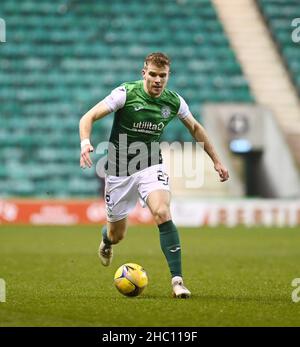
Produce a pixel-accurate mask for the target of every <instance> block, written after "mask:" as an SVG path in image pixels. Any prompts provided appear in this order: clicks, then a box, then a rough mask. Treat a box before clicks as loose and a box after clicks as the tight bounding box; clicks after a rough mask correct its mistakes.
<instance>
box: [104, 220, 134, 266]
mask: <svg viewBox="0 0 300 347" xmlns="http://www.w3.org/2000/svg"><path fill="white" fill-rule="evenodd" d="M126 230H127V217H125V218H123V219H121V220H118V221H116V222H109V221H107V225H105V226H104V227H103V228H102V241H101V243H100V247H99V257H100V260H101V263H102V264H103V265H104V266H108V265H110V264H111V262H112V258H113V249H112V245H115V244H117V243H119V242H120V241H121V240H122V239H123V238H124V236H125V234H126Z"/></svg>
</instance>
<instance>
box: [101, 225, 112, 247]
mask: <svg viewBox="0 0 300 347" xmlns="http://www.w3.org/2000/svg"><path fill="white" fill-rule="evenodd" d="M102 238H103V242H104V243H105V244H106V245H107V246H110V245H111V244H112V242H111V241H110V239H109V238H108V236H107V227H106V225H104V226H103V228H102Z"/></svg>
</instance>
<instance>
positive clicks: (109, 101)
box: [104, 86, 126, 112]
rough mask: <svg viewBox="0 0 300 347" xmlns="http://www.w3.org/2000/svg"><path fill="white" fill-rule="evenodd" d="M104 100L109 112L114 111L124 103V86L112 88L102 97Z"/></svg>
mask: <svg viewBox="0 0 300 347" xmlns="http://www.w3.org/2000/svg"><path fill="white" fill-rule="evenodd" d="M104 102H105V103H106V105H107V106H108V107H109V109H110V112H116V111H118V110H119V109H120V108H122V107H123V106H124V105H125V102H126V88H125V87H124V86H120V87H118V88H115V89H113V90H112V92H111V93H110V94H109V95H108V96H107V97H106V98H104Z"/></svg>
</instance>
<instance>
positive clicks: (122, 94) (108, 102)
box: [79, 86, 126, 169]
mask: <svg viewBox="0 0 300 347" xmlns="http://www.w3.org/2000/svg"><path fill="white" fill-rule="evenodd" d="M125 102H126V88H125V87H123V86H120V87H118V88H115V89H114V90H113V91H112V92H111V93H110V94H109V95H108V96H107V97H106V98H104V99H103V100H102V101H100V102H99V103H98V104H97V105H95V106H94V107H93V108H91V109H90V110H89V111H88V112H87V113H86V114H85V115H84V116H82V117H81V119H80V122H79V134H80V140H81V155H80V166H81V167H82V168H83V169H84V168H85V167H86V166H88V167H91V166H92V164H93V163H92V161H91V157H90V152H93V150H94V148H93V146H92V145H91V143H90V135H91V131H92V127H93V123H94V122H95V121H96V120H98V119H101V118H103V117H105V116H106V115H108V114H109V113H111V112H116V111H117V110H119V109H120V108H122V107H123V106H124V105H125Z"/></svg>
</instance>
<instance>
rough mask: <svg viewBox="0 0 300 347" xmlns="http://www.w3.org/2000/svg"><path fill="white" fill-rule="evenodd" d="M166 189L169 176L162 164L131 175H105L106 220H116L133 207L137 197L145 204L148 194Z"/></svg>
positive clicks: (168, 187) (167, 188) (125, 214)
mask: <svg viewBox="0 0 300 347" xmlns="http://www.w3.org/2000/svg"><path fill="white" fill-rule="evenodd" d="M162 189H163V190H168V191H170V186H169V176H168V174H167V173H166V171H165V168H164V165H163V164H157V165H153V166H150V167H147V168H146V169H144V170H141V171H138V172H135V173H134V174H133V175H131V176H111V175H106V177H105V204H106V212H107V220H108V221H109V222H117V221H118V220H121V219H123V218H125V217H127V215H128V213H129V212H130V211H131V210H132V209H133V208H134V207H135V205H136V203H137V200H138V199H139V200H140V202H141V204H142V206H143V207H145V206H146V201H147V198H148V195H149V194H150V193H151V192H153V191H155V190H162Z"/></svg>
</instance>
